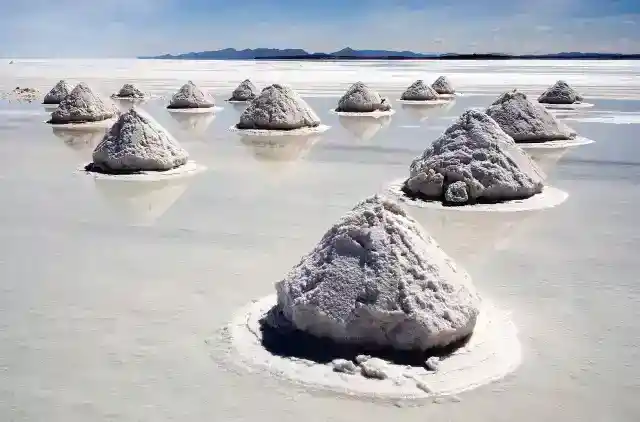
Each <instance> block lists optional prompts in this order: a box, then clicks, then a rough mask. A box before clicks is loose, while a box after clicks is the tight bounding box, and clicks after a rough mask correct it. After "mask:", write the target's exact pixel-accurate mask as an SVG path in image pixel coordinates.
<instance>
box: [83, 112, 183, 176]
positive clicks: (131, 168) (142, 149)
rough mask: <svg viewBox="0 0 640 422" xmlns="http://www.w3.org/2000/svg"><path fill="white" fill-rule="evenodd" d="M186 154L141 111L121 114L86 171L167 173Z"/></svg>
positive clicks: (160, 127) (180, 164) (94, 153)
mask: <svg viewBox="0 0 640 422" xmlns="http://www.w3.org/2000/svg"><path fill="white" fill-rule="evenodd" d="M188 157H189V155H188V154H187V152H186V151H185V150H184V149H182V147H181V146H180V144H178V141H176V140H175V139H174V138H173V137H172V136H171V135H170V134H169V133H168V132H167V131H166V130H165V129H164V128H163V127H162V126H160V124H158V123H157V122H156V121H154V120H153V119H152V118H151V117H150V116H148V115H146V114H143V113H142V112H141V111H140V110H136V109H131V110H129V111H128V112H127V113H124V114H123V115H122V116H120V118H119V119H118V121H117V122H116V123H115V124H114V125H113V126H112V127H111V129H110V130H109V132H107V134H106V135H105V137H104V139H103V140H102V141H101V142H100V144H98V146H97V147H96V149H95V150H94V152H93V163H91V164H90V165H89V166H88V168H87V170H88V171H95V172H99V173H107V174H130V173H136V172H142V171H166V170H170V169H173V168H176V167H180V166H182V165H184V164H186V163H187V160H188Z"/></svg>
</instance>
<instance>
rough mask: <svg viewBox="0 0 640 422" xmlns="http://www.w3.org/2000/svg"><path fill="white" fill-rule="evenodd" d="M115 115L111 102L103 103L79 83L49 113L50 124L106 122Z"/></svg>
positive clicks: (85, 85)
mask: <svg viewBox="0 0 640 422" xmlns="http://www.w3.org/2000/svg"><path fill="white" fill-rule="evenodd" d="M116 115H117V108H116V107H115V105H114V104H113V103H112V102H108V103H105V102H104V101H102V99H101V98H100V97H98V96H97V95H96V94H94V93H93V91H91V89H90V88H89V87H88V86H87V84H85V83H83V82H81V83H79V84H78V85H77V86H76V87H75V88H73V90H72V91H71V92H70V93H69V95H67V96H66V97H64V98H63V99H62V101H60V104H59V105H58V108H56V109H55V110H54V111H53V113H51V120H49V122H48V123H51V124H68V123H90V122H100V121H103V120H108V119H111V118H113V117H114V116H116Z"/></svg>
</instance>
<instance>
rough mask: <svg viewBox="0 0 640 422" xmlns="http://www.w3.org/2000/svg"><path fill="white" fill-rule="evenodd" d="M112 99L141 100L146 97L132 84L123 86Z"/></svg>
mask: <svg viewBox="0 0 640 422" xmlns="http://www.w3.org/2000/svg"><path fill="white" fill-rule="evenodd" d="M112 97H114V98H132V99H143V98H145V97H146V95H145V93H144V92H142V91H141V90H140V89H138V87H136V86H135V85H133V84H124V85H122V88H120V91H118V92H117V93H115V94H113V95H112Z"/></svg>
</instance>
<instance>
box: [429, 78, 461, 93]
mask: <svg viewBox="0 0 640 422" xmlns="http://www.w3.org/2000/svg"><path fill="white" fill-rule="evenodd" d="M431 87H432V88H433V89H434V90H435V91H436V92H437V93H438V94H449V95H451V94H455V93H456V91H455V89H453V86H452V85H451V82H450V81H449V79H448V78H447V77H446V76H440V77H439V78H438V79H436V80H435V82H434V83H433V84H431Z"/></svg>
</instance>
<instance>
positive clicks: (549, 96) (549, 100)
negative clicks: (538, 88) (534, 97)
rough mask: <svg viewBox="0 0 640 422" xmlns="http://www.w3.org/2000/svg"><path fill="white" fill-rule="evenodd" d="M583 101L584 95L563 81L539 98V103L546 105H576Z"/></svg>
mask: <svg viewBox="0 0 640 422" xmlns="http://www.w3.org/2000/svg"><path fill="white" fill-rule="evenodd" d="M582 100H583V98H582V95H580V94H579V93H578V91H576V90H575V89H573V88H572V87H570V86H569V84H568V83H566V82H565V81H562V80H560V81H558V82H556V83H555V84H554V85H553V86H552V87H551V88H549V89H547V90H546V91H545V92H543V93H542V95H540V98H538V102H540V103H546V104H574V103H580V102H582Z"/></svg>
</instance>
